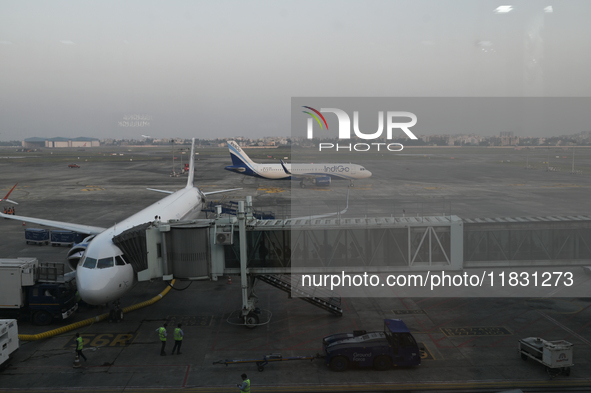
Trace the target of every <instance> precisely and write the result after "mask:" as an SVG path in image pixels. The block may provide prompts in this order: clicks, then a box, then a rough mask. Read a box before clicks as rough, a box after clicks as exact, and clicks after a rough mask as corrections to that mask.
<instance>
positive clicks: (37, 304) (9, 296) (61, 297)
mask: <svg viewBox="0 0 591 393" xmlns="http://www.w3.org/2000/svg"><path fill="white" fill-rule="evenodd" d="M56 265H59V266H60V267H61V268H62V271H63V264H39V263H38V262H37V259H36V258H16V259H0V299H2V302H0V314H2V315H6V316H7V317H10V318H19V317H21V316H30V318H31V320H32V321H33V322H34V323H35V324H37V325H49V324H50V323H51V322H52V321H53V320H54V319H58V320H61V319H66V318H68V317H69V316H70V315H72V314H73V313H74V312H75V311H76V310H77V309H78V303H77V302H76V287H75V285H74V277H73V276H72V277H67V278H66V277H65V276H63V275H61V276H60V275H58V274H55V273H54V274H49V272H50V271H52V270H54V269H56V267H55V266H56ZM41 273H43V275H44V279H43V280H42V279H41V278H40V274H41ZM52 276H53V277H52ZM51 278H53V279H51Z"/></svg>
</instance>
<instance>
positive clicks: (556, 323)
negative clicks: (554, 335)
mask: <svg viewBox="0 0 591 393" xmlns="http://www.w3.org/2000/svg"><path fill="white" fill-rule="evenodd" d="M536 312H537V313H538V314H540V315H541V316H543V317H544V318H546V319H547V320H549V321H550V322H552V323H554V324H555V325H556V326H558V327H560V328H562V330H564V331H566V332H567V333H570V334H571V336H575V337H576V338H578V339H579V340H581V341H582V342H584V343H585V344H587V345H589V346H590V347H591V342H589V341H588V340H587V339H585V338H584V337H582V336H580V335H578V334H577V333H575V332H573V331H572V330H570V329H569V328H567V327H566V326H564V325H563V324H561V323H560V322H558V321H557V320H556V319H554V318H552V317H551V316H550V315H548V314H545V313H543V312H541V311H539V310H536Z"/></svg>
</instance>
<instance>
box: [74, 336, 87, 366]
mask: <svg viewBox="0 0 591 393" xmlns="http://www.w3.org/2000/svg"><path fill="white" fill-rule="evenodd" d="M83 347H84V344H83V343H82V337H80V333H76V353H77V354H78V356H80V357H81V358H82V359H84V361H86V356H84V354H83V353H82V348H83Z"/></svg>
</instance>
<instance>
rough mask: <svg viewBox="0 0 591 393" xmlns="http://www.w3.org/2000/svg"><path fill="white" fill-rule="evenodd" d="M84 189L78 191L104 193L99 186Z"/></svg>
mask: <svg viewBox="0 0 591 393" xmlns="http://www.w3.org/2000/svg"><path fill="white" fill-rule="evenodd" d="M85 187H86V188H83V189H82V190H80V191H104V190H105V189H104V188H102V187H101V186H85Z"/></svg>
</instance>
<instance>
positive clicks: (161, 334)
mask: <svg viewBox="0 0 591 393" xmlns="http://www.w3.org/2000/svg"><path fill="white" fill-rule="evenodd" d="M164 332H166V329H165V328H163V327H161V328H160V329H159V330H158V336H159V337H160V341H166V336H165V335H164Z"/></svg>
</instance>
